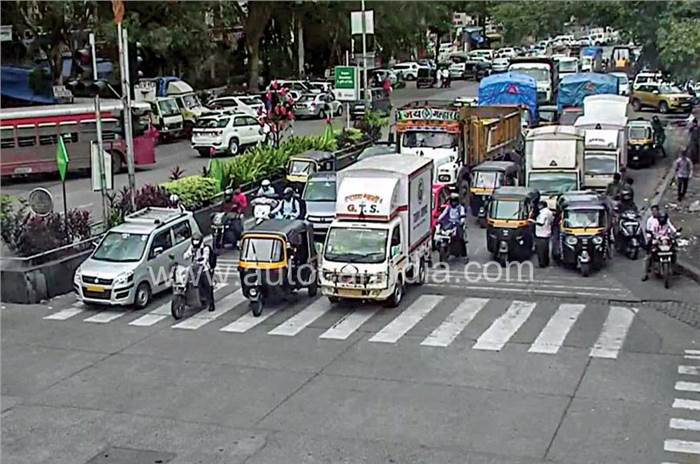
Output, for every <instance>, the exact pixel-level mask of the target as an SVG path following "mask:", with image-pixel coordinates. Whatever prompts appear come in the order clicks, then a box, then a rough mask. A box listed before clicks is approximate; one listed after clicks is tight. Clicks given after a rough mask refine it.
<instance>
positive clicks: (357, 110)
mask: <svg viewBox="0 0 700 464" xmlns="http://www.w3.org/2000/svg"><path fill="white" fill-rule="evenodd" d="M371 92H372V101H371V102H370V111H372V112H374V113H380V114H383V115H386V116H388V115H389V114H390V113H391V99H390V98H389V92H387V91H386V90H384V89H383V88H376V89H372V90H371ZM360 95H361V96H364V92H360ZM366 112H367V105H366V104H365V101H364V100H358V101H355V102H351V103H350V117H351V118H352V119H353V120H355V119H360V118H362V117H364V115H365V113H366Z"/></svg>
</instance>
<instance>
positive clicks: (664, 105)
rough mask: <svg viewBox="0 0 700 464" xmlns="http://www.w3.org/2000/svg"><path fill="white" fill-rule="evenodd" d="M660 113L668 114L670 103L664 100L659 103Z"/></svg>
mask: <svg viewBox="0 0 700 464" xmlns="http://www.w3.org/2000/svg"><path fill="white" fill-rule="evenodd" d="M659 113H663V114H666V113H668V103H666V102H664V101H662V102H661V103H659Z"/></svg>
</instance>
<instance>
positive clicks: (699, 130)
mask: <svg viewBox="0 0 700 464" xmlns="http://www.w3.org/2000/svg"><path fill="white" fill-rule="evenodd" d="M688 135H689V137H688V148H687V150H688V158H690V161H692V162H693V164H697V163H699V162H700V127H698V120H697V118H693V122H692V124H691V125H690V129H689V131H688Z"/></svg>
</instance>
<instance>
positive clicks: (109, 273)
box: [73, 207, 199, 308]
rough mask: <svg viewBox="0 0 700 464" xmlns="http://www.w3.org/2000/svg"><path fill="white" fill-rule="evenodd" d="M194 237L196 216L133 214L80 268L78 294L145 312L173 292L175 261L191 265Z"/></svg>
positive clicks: (157, 211)
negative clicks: (153, 301) (189, 255)
mask: <svg viewBox="0 0 700 464" xmlns="http://www.w3.org/2000/svg"><path fill="white" fill-rule="evenodd" d="M194 233H199V226H198V225H197V223H196V222H195V220H194V216H193V215H192V213H191V212H183V211H180V210H178V209H171V208H154V207H151V208H145V209H142V210H139V211H137V212H135V213H132V214H130V215H128V216H127V217H126V218H125V219H124V223H123V224H120V225H118V226H116V227H113V228H112V229H110V230H109V231H108V232H107V233H106V234H105V235H104V237H102V240H101V241H100V243H99V245H98V246H97V248H96V249H95V251H94V252H93V253H92V254H91V255H90V257H89V258H88V259H86V260H85V261H84V262H83V263H82V264H81V265H80V267H78V269H77V270H76V272H75V275H74V277H73V290H74V291H75V293H76V294H77V295H78V299H79V300H81V301H83V302H84V303H88V304H97V305H110V306H122V305H124V306H126V305H135V306H137V307H139V308H144V307H146V306H148V303H149V302H150V301H151V297H152V296H153V295H154V294H155V293H158V292H161V291H163V290H166V289H167V288H169V287H170V284H171V279H170V269H171V266H172V263H173V261H172V260H171V258H170V256H171V255H172V256H173V257H174V261H175V262H177V263H180V264H185V260H184V258H183V254H184V253H185V251H186V250H187V248H188V247H189V246H190V243H191V238H192V234H194Z"/></svg>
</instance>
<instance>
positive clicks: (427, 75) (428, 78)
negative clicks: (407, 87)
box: [416, 67, 437, 89]
mask: <svg viewBox="0 0 700 464" xmlns="http://www.w3.org/2000/svg"><path fill="white" fill-rule="evenodd" d="M436 75H437V71H436V70H435V69H432V68H428V67H420V68H418V76H417V77H416V88H417V89H420V88H425V87H428V88H430V87H433V86H434V85H435V82H437V77H436Z"/></svg>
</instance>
